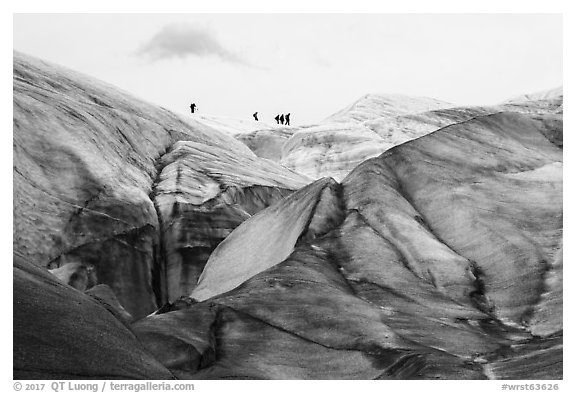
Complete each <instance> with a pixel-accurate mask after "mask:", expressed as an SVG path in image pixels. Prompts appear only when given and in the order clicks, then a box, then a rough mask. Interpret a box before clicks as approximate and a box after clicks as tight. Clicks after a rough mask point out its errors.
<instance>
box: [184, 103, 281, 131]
mask: <svg viewBox="0 0 576 393" xmlns="http://www.w3.org/2000/svg"><path fill="white" fill-rule="evenodd" d="M197 109H198V107H197V106H196V104H195V103H192V104H190V112H192V113H194V112H196V110H197ZM252 117H253V118H254V120H256V121H258V112H254V113H253V114H252ZM274 120H276V123H277V124H284V125H287V126H289V125H290V113H288V114H281V115H276V117H275V118H274Z"/></svg>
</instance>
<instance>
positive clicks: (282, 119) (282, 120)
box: [274, 113, 290, 126]
mask: <svg viewBox="0 0 576 393" xmlns="http://www.w3.org/2000/svg"><path fill="white" fill-rule="evenodd" d="M274 120H276V123H278V124H286V125H287V126H289V125H290V113H288V114H286V115H285V114H281V115H276V117H275V118H274Z"/></svg>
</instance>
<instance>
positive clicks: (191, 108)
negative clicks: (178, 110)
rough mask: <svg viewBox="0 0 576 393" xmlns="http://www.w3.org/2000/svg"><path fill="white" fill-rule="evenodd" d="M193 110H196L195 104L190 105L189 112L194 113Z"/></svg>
mask: <svg viewBox="0 0 576 393" xmlns="http://www.w3.org/2000/svg"><path fill="white" fill-rule="evenodd" d="M195 110H196V104H195V103H192V104H191V105H190V112H192V113H194V111H195Z"/></svg>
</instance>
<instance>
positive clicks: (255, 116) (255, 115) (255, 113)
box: [252, 112, 258, 121]
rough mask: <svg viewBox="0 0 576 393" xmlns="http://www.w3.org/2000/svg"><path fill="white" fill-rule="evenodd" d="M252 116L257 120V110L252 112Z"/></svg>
mask: <svg viewBox="0 0 576 393" xmlns="http://www.w3.org/2000/svg"><path fill="white" fill-rule="evenodd" d="M252 116H254V120H256V121H258V112H254V114H253V115H252Z"/></svg>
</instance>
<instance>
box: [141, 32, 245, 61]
mask: <svg viewBox="0 0 576 393" xmlns="http://www.w3.org/2000/svg"><path fill="white" fill-rule="evenodd" d="M136 54H137V55H139V56H142V57H148V58H150V59H152V60H160V59H169V58H174V57H176V58H185V57H187V56H198V57H206V56H217V57H219V58H220V59H222V60H224V61H227V62H230V63H238V64H244V65H249V64H248V63H247V62H246V61H245V60H243V59H242V58H240V57H239V56H238V55H236V54H234V53H233V52H231V51H229V50H228V49H226V48H225V47H223V46H222V45H221V44H220V43H219V42H218V40H217V39H216V38H215V37H214V36H213V35H212V34H211V33H210V32H208V31H206V30H201V29H198V28H196V27H193V26H181V25H168V26H165V27H164V28H163V29H162V30H160V31H159V32H158V33H156V35H154V36H153V37H152V38H151V39H150V41H148V42H147V43H146V44H144V45H142V46H141V47H140V49H138V51H137V52H136Z"/></svg>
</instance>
